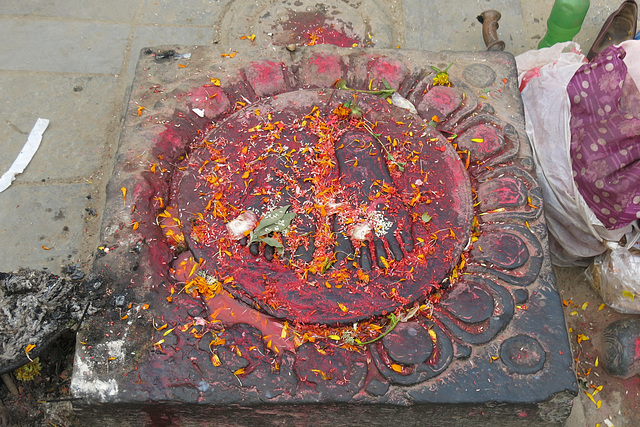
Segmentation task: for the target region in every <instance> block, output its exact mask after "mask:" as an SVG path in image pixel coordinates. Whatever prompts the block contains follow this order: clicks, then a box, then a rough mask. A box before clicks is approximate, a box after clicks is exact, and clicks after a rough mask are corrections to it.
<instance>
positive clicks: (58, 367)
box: [0, 330, 81, 427]
mask: <svg viewBox="0 0 640 427" xmlns="http://www.w3.org/2000/svg"><path fill="white" fill-rule="evenodd" d="M75 342H76V334H75V333H74V332H72V331H71V330H66V331H65V332H63V333H62V334H61V335H60V336H59V337H58V338H57V339H56V340H55V341H53V342H52V343H51V344H50V345H49V346H48V347H47V348H46V349H45V350H43V352H42V353H41V354H40V356H39V357H38V362H39V363H40V366H41V369H40V373H39V374H38V375H36V376H35V377H34V378H33V379H31V380H26V379H25V380H22V381H21V380H19V379H18V378H17V376H20V374H19V373H17V372H16V371H13V372H12V373H8V374H5V375H3V380H5V381H3V383H2V385H1V386H0V426H25V427H31V426H57V427H63V426H78V425H81V423H80V420H79V419H78V418H77V417H76V415H75V414H74V411H73V409H72V406H71V405H72V402H71V400H72V398H71V395H70V394H69V385H70V382H71V371H72V366H73V355H74V349H75ZM7 377H8V379H7ZM7 383H9V385H8V384H7ZM11 383H12V384H13V386H15V388H16V389H17V390H14V391H17V394H13V393H11V390H10V389H11V388H13V387H11Z"/></svg>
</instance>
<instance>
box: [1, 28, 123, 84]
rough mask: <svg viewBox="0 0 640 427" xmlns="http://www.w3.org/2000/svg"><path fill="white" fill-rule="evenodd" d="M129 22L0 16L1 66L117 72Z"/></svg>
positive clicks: (76, 71) (28, 68) (11, 68)
mask: <svg viewBox="0 0 640 427" xmlns="http://www.w3.org/2000/svg"><path fill="white" fill-rule="evenodd" d="M130 28H131V27H130V26H129V25H125V24H109V23H101V22H82V21H60V20H47V19H30V18H26V17H25V18H19V19H16V18H8V17H2V18H0V37H1V38H2V39H3V40H9V39H10V40H12V43H10V44H7V45H6V46H5V48H4V49H3V50H2V52H0V70H21V71H57V72H67V73H97V74H118V73H119V72H120V70H121V68H122V62H123V59H124V55H125V53H126V46H127V42H128V40H129V33H130Z"/></svg>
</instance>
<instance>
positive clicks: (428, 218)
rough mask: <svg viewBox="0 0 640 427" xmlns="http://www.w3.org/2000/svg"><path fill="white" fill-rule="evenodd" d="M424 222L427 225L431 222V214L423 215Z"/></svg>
mask: <svg viewBox="0 0 640 427" xmlns="http://www.w3.org/2000/svg"><path fill="white" fill-rule="evenodd" d="M422 221H423V222H424V223H425V224H426V223H428V222H429V221H431V215H429V214H428V213H426V212H425V213H423V214H422Z"/></svg>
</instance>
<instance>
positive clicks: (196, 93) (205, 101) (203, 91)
mask: <svg viewBox="0 0 640 427" xmlns="http://www.w3.org/2000/svg"><path fill="white" fill-rule="evenodd" d="M187 95H188V96H189V100H190V101H191V106H192V107H193V108H199V109H202V110H204V115H205V117H207V118H211V119H212V118H215V117H217V116H219V115H220V114H222V113H224V112H225V111H226V110H227V109H228V108H229V105H230V102H229V98H227V95H225V93H224V91H223V90H222V89H220V88H219V87H216V86H214V85H204V86H202V87H199V88H196V89H194V90H192V91H190V92H189V93H188V94H187Z"/></svg>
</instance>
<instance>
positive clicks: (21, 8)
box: [0, 0, 138, 23]
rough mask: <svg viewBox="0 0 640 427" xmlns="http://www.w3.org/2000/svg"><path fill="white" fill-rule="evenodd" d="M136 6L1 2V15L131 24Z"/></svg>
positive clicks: (122, 0) (121, 0)
mask: <svg viewBox="0 0 640 427" xmlns="http://www.w3.org/2000/svg"><path fill="white" fill-rule="evenodd" d="M137 8H138V5H137V4H136V2H134V1H130V0H111V1H101V2H90V3H89V2H86V1H84V0H30V1H24V0H3V1H2V6H0V13H2V14H3V15H25V16H47V17H58V18H76V19H95V20H96V21H112V22H121V23H122V22H132V21H133V19H134V18H135V14H136V10H137Z"/></svg>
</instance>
